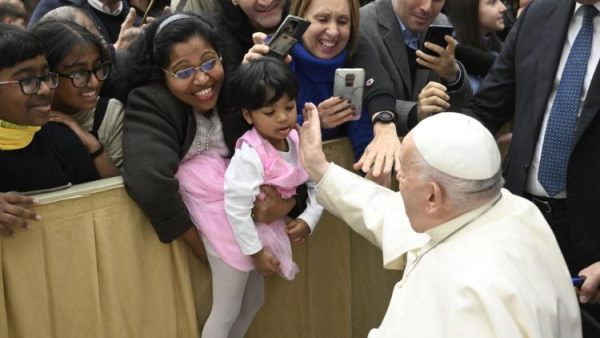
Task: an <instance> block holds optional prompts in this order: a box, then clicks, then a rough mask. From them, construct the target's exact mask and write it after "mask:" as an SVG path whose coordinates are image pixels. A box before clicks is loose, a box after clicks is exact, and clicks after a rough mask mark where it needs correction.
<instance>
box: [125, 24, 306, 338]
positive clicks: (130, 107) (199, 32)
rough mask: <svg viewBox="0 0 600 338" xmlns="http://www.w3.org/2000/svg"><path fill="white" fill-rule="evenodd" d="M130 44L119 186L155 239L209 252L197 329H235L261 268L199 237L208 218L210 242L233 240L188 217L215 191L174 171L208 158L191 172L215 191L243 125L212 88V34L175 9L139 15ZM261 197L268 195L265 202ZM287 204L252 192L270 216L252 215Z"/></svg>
mask: <svg viewBox="0 0 600 338" xmlns="http://www.w3.org/2000/svg"><path fill="white" fill-rule="evenodd" d="M130 50H131V51H132V55H131V59H129V60H128V61H127V64H126V67H124V68H125V69H127V70H128V71H127V73H124V74H123V76H124V77H125V78H126V79H127V81H128V83H129V84H130V85H131V86H132V87H133V88H134V89H133V90H132V91H131V92H130V94H129V98H128V100H127V105H126V108H125V109H126V114H125V121H124V132H123V155H124V160H125V163H124V167H125V170H124V172H123V178H124V181H125V186H126V188H127V190H128V192H129V194H130V195H131V197H132V198H133V200H134V201H136V202H137V203H138V205H139V206H140V208H141V209H142V210H143V212H144V213H145V214H146V216H148V218H149V219H150V221H151V223H152V225H153V226H154V228H155V230H156V233H157V234H158V237H159V238H160V240H161V241H163V242H165V243H168V242H171V241H173V240H174V239H176V238H179V237H181V238H182V239H184V240H185V242H186V243H187V244H188V245H189V246H190V248H191V249H192V250H193V251H194V253H195V254H196V255H198V256H199V257H206V256H207V255H208V256H209V259H208V261H209V264H210V267H211V271H212V273H213V274H212V278H213V283H212V286H213V306H212V310H211V314H210V315H209V319H208V320H207V324H206V325H205V327H204V330H203V334H202V337H208V338H220V337H243V335H244V333H245V332H246V330H247V328H248V326H249V325H250V322H251V321H252V318H253V317H254V314H255V313H256V311H257V310H258V309H259V308H260V306H261V305H262V301H263V298H262V295H263V293H261V292H260V291H261V290H262V275H261V274H260V273H258V272H256V271H254V270H253V271H245V272H241V271H238V270H236V269H235V268H233V267H231V266H229V265H228V264H227V263H225V262H224V261H223V259H222V258H221V257H220V256H219V254H218V253H217V251H216V250H215V248H213V246H212V245H210V244H207V243H209V242H207V240H206V236H207V235H208V234H206V233H204V232H203V233H202V234H201V235H202V239H201V238H200V234H199V231H198V230H197V229H196V226H198V227H204V226H214V227H220V228H219V230H220V231H213V232H212V233H216V234H222V235H223V237H222V239H216V240H215V241H213V242H212V243H213V244H214V243H218V244H214V245H216V246H219V245H221V244H232V243H233V237H232V236H231V227H230V225H229V224H223V223H222V222H212V221H213V218H212V217H202V219H198V218H193V216H192V214H195V213H192V212H190V211H192V210H193V211H197V210H198V209H205V211H206V212H208V213H209V214H210V213H211V212H213V213H218V214H224V212H225V210H224V205H223V194H220V196H215V195H214V194H213V195H210V196H191V195H190V194H185V193H184V192H183V190H184V189H185V184H184V182H181V181H180V180H179V179H177V178H176V174H177V172H178V170H179V168H180V167H181V166H182V165H184V164H185V162H186V161H188V160H190V159H191V158H197V157H204V158H210V159H211V160H212V162H210V163H212V164H214V165H202V166H198V168H197V171H196V172H197V173H198V174H199V175H203V174H206V176H207V177H212V178H214V179H213V180H211V181H210V182H205V183H202V182H196V183H195V184H196V186H200V185H202V184H206V189H207V191H208V190H209V189H211V188H215V187H216V189H221V191H223V189H224V186H223V177H224V175H225V168H226V167H227V164H228V162H229V160H228V157H229V156H230V155H231V154H232V153H233V149H234V145H235V141H236V140H237V138H238V137H240V136H241V135H242V134H243V132H245V131H246V129H247V126H246V125H244V123H243V121H240V122H241V123H240V124H239V125H236V124H235V122H238V121H239V115H238V114H236V115H235V120H234V119H230V116H229V115H227V114H225V113H224V112H225V111H226V109H225V108H226V102H224V101H225V100H222V99H220V98H221V97H222V88H223V83H224V76H225V75H224V74H225V66H226V65H223V64H222V63H221V61H220V56H221V50H220V49H219V43H218V36H217V35H216V33H215V32H214V30H213V27H212V26H211V25H210V24H209V23H208V22H207V21H206V20H204V19H203V18H202V17H200V16H198V15H195V14H183V13H178V14H174V15H171V16H167V17H163V18H160V19H158V20H156V21H154V22H152V23H150V24H148V26H147V27H146V29H145V30H144V33H143V34H142V35H141V36H140V37H139V38H138V40H136V41H135V42H134V44H133V45H132V46H131V49H130ZM225 52H226V51H225ZM232 121H235V122H232ZM203 182H204V181H203ZM219 182H220V183H219ZM209 184H210V186H209ZM269 200H274V201H275V203H274V204H269V203H270V201H269ZM294 204H295V201H294V199H289V200H283V199H282V198H281V197H279V195H278V194H275V195H271V198H270V199H268V200H267V201H262V202H261V201H259V202H256V203H255V209H256V208H260V209H263V210H264V209H266V210H268V211H267V212H266V213H267V214H269V215H270V217H272V218H271V219H268V220H267V219H262V220H260V221H261V222H265V223H270V222H271V221H272V220H273V219H274V218H279V217H283V216H284V215H285V214H287V213H288V212H289V211H290V209H291V208H292V207H293V206H294ZM257 205H258V206H257ZM205 244H206V251H205V246H204V245H205ZM236 245H237V244H236ZM239 274H241V275H242V278H249V279H251V280H252V282H249V284H250V285H253V287H252V288H248V289H244V290H243V292H242V294H234V293H231V292H230V290H231V286H230V280H232V279H231V278H230V277H231V276H239ZM236 278H237V277H236ZM238 279H239V278H238ZM242 302H243V304H242ZM229 319H231V320H229ZM210 323H213V324H215V325H211V324H210Z"/></svg>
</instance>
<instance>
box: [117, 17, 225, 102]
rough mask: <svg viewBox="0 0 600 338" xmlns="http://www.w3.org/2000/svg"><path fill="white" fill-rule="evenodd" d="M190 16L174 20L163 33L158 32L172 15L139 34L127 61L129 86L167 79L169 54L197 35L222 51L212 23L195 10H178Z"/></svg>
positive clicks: (157, 21) (151, 24) (164, 27)
mask: <svg viewBox="0 0 600 338" xmlns="http://www.w3.org/2000/svg"><path fill="white" fill-rule="evenodd" d="M182 14H184V15H187V16H189V17H185V18H182V19H178V20H174V21H171V22H169V23H168V24H166V25H164V26H163V27H162V28H161V30H160V32H159V34H158V35H157V34H156V32H157V30H158V28H159V27H160V25H161V23H163V22H164V21H165V20H167V19H168V18H170V17H171V16H172V15H170V16H165V17H161V18H159V19H157V20H155V21H153V22H152V23H150V24H149V25H148V26H147V27H146V29H144V32H143V33H142V34H140V35H139V36H138V38H137V39H136V40H135V41H134V42H133V44H132V45H131V47H130V48H129V51H130V52H129V54H128V56H127V59H126V61H125V67H124V68H125V69H126V70H127V71H126V72H124V77H125V79H124V80H126V81H127V82H128V83H129V88H128V90H130V89H133V88H135V87H138V86H141V85H144V84H150V83H156V82H164V80H165V74H164V72H163V70H162V69H163V68H166V67H167V66H168V65H169V61H170V60H169V54H170V53H171V49H172V47H173V45H175V44H177V43H181V42H186V41H188V40H190V39H191V38H193V37H196V36H197V37H200V38H202V39H204V40H206V41H207V42H208V43H210V44H211V45H212V47H213V48H214V49H215V51H216V52H217V53H219V54H221V53H220V51H219V43H218V40H217V35H216V33H215V31H214V29H213V25H212V23H211V22H209V21H207V20H206V19H205V18H203V17H202V16H200V15H198V14H194V13H188V12H184V13H176V14H173V15H182Z"/></svg>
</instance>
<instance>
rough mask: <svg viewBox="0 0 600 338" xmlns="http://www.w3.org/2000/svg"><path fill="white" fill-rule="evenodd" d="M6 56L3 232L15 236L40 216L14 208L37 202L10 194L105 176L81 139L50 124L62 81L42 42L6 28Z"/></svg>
mask: <svg viewBox="0 0 600 338" xmlns="http://www.w3.org/2000/svg"><path fill="white" fill-rule="evenodd" d="M0 55H2V57H1V58H0V103H1V104H2V105H1V106H0V168H2V169H1V170H2V174H1V175H0V232H3V233H5V234H12V233H13V232H14V231H15V230H16V229H17V228H18V227H20V226H23V227H25V226H26V225H27V220H28V219H36V215H34V214H32V213H31V212H27V211H26V210H25V209H23V207H21V206H17V205H14V204H17V203H18V204H21V203H23V204H24V205H27V204H31V203H32V201H31V199H27V198H22V197H18V196H17V195H14V194H13V193H8V194H7V192H20V193H35V192H41V191H48V190H55V189H60V188H64V187H68V186H70V185H72V184H77V183H83V182H88V181H93V180H96V179H98V178H99V175H98V172H97V170H96V168H95V167H94V164H93V161H92V157H93V154H90V153H89V150H88V149H86V148H85V147H84V145H83V143H82V142H81V141H80V140H79V138H78V137H77V136H76V135H75V133H74V132H73V131H71V129H69V128H67V127H65V126H64V125H62V124H57V123H48V119H49V114H50V109H51V108H50V103H51V100H52V94H53V93H54V90H55V88H56V87H57V86H58V82H59V76H58V74H56V73H53V72H50V69H49V68H48V63H47V62H46V58H45V57H44V49H43V48H42V45H41V43H40V41H39V40H38V39H37V38H36V37H35V36H34V35H33V34H31V33H29V32H27V31H25V30H23V29H21V28H19V27H16V26H10V25H4V24H0ZM13 203H14V204H13Z"/></svg>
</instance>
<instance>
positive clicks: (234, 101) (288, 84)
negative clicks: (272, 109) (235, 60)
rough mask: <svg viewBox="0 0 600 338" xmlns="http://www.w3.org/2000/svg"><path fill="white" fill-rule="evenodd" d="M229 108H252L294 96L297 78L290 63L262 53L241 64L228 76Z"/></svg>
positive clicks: (296, 89) (293, 97) (296, 90)
mask: <svg viewBox="0 0 600 338" xmlns="http://www.w3.org/2000/svg"><path fill="white" fill-rule="evenodd" d="M228 84H229V85H228V87H227V88H228V91H229V93H228V94H229V95H228V96H229V97H230V99H231V102H230V103H231V105H232V108H233V109H234V110H236V111H238V112H240V111H241V110H242V109H247V110H255V109H258V108H261V107H264V106H268V105H271V104H273V103H275V102H277V101H278V100H279V99H280V98H281V97H283V96H284V95H287V96H288V97H289V98H291V99H296V96H297V95H298V81H297V80H296V75H295V74H294V72H292V70H291V69H290V67H289V66H288V65H286V64H284V63H283V62H282V61H281V60H279V59H275V58H272V57H262V58H260V59H257V60H254V61H252V62H249V63H245V64H242V65H241V66H240V67H239V68H238V69H237V70H236V71H235V72H234V73H233V74H232V76H231V78H230V80H228Z"/></svg>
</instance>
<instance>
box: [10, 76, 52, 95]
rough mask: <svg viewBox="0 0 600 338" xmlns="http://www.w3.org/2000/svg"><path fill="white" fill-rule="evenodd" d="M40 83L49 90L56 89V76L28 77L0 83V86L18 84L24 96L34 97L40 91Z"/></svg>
mask: <svg viewBox="0 0 600 338" xmlns="http://www.w3.org/2000/svg"><path fill="white" fill-rule="evenodd" d="M42 81H43V82H44V83H45V84H46V86H48V88H50V89H54V88H56V87H58V74H57V73H52V72H50V73H47V74H46V75H42V76H30V77H28V78H25V79H22V80H12V81H0V85H8V84H18V85H19V87H21V91H22V92H23V94H25V95H34V94H36V93H37V92H38V91H39V90H40V86H41V83H42Z"/></svg>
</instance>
